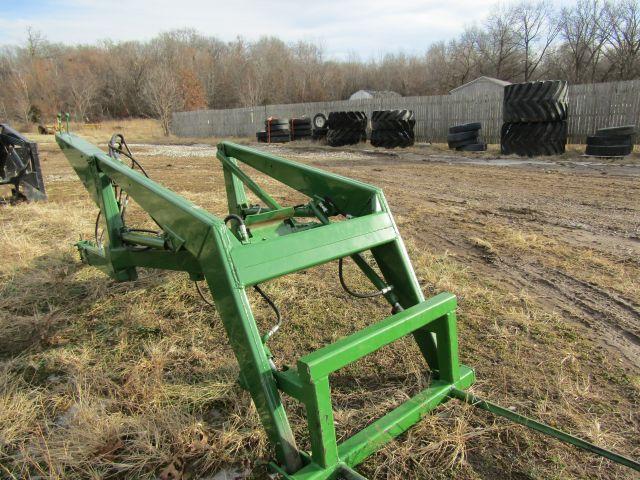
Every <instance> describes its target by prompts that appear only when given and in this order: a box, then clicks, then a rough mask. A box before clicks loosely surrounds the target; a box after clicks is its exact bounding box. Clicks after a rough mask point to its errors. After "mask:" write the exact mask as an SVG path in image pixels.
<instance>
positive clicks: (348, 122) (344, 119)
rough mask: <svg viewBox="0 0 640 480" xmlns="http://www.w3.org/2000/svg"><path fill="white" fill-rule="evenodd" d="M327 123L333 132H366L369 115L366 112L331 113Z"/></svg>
mask: <svg viewBox="0 0 640 480" xmlns="http://www.w3.org/2000/svg"><path fill="white" fill-rule="evenodd" d="M327 123H328V126H329V129H331V130H335V129H342V128H349V129H352V128H359V129H361V130H364V129H365V128H366V127H367V115H366V114H365V113H364V112H331V113H329V118H328V120H327Z"/></svg>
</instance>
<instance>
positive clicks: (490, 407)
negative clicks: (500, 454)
mask: <svg viewBox="0 0 640 480" xmlns="http://www.w3.org/2000/svg"><path fill="white" fill-rule="evenodd" d="M449 396H450V397H452V398H457V399H458V400H462V401H463V402H466V403H468V404H469V405H473V406H474V407H478V408H481V409H482V410H486V411H487V412H491V413H493V414H494V415H499V416H501V417H505V418H508V419H509V420H511V421H512V422H516V423H519V424H520V425H524V426H525V427H528V428H531V429H532V430H536V431H537V432H540V433H544V434H545V435H549V436H551V437H554V438H557V439H558V440H560V441H563V442H565V443H570V444H571V445H574V446H576V447H578V448H581V449H583V450H586V451H588V452H591V453H595V454H596V455H600V456H601V457H605V458H608V459H609V460H613V461H614V462H616V463H619V464H621V465H624V466H626V467H629V468H632V469H634V470H637V471H640V463H639V462H636V461H635V460H632V459H630V458H628V457H625V456H623V455H620V454H618V453H615V452H612V451H611V450H607V449H605V448H602V447H598V446H597V445H594V444H593V443H590V442H587V441H585V440H583V439H581V438H578V437H575V436H573V435H569V434H568V433H565V432H563V431H562V430H558V429H557V428H553V427H551V426H549V425H545V424H544V423H541V422H538V421H536V420H534V419H532V418H528V417H525V416H524V415H520V414H519V413H516V412H513V411H511V410H509V409H507V408H504V407H501V406H500V405H496V404H495V403H492V402H489V401H488V400H483V399H481V398H478V397H476V396H475V395H473V394H472V393H469V392H465V391H463V390H459V389H456V388H454V389H452V390H451V392H450V393H449Z"/></svg>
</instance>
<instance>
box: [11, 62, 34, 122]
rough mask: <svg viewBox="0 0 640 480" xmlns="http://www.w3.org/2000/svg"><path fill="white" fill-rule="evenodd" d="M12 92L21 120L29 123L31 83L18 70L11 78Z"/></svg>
mask: <svg viewBox="0 0 640 480" xmlns="http://www.w3.org/2000/svg"><path fill="white" fill-rule="evenodd" d="M10 86H11V89H10V90H11V92H12V96H13V104H14V106H15V110H16V112H17V114H18V115H19V117H20V120H22V121H24V122H26V123H28V122H29V121H30V120H31V119H30V118H29V117H30V113H31V96H30V92H29V82H28V80H27V76H26V75H25V74H24V73H23V72H21V71H20V70H18V69H16V70H14V71H13V75H12V76H11V83H10Z"/></svg>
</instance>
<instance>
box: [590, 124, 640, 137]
mask: <svg viewBox="0 0 640 480" xmlns="http://www.w3.org/2000/svg"><path fill="white" fill-rule="evenodd" d="M635 134H636V126H635V125H622V126H620V127H606V128H599V129H598V130H596V135H598V136H600V137H608V136H610V135H635Z"/></svg>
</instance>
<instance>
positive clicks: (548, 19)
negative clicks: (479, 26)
mask: <svg viewBox="0 0 640 480" xmlns="http://www.w3.org/2000/svg"><path fill="white" fill-rule="evenodd" d="M554 17H555V16H554V14H553V7H552V5H551V4H550V3H549V2H547V1H546V0H542V1H540V2H537V3H533V2H529V1H524V2H521V3H519V4H517V5H516V6H515V7H514V8H513V20H514V22H515V23H514V27H515V28H514V33H515V39H516V43H517V45H518V47H519V48H520V49H522V56H523V65H522V77H523V79H524V81H525V82H528V81H529V80H531V78H532V77H533V75H534V74H535V72H536V70H537V69H538V67H539V66H540V63H541V62H542V60H543V59H544V58H545V56H546V54H547V51H548V50H549V47H551V45H552V43H553V41H554V40H555V39H556V37H557V36H558V33H559V31H560V26H559V24H558V21H557V20H556V19H555V18H554Z"/></svg>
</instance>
